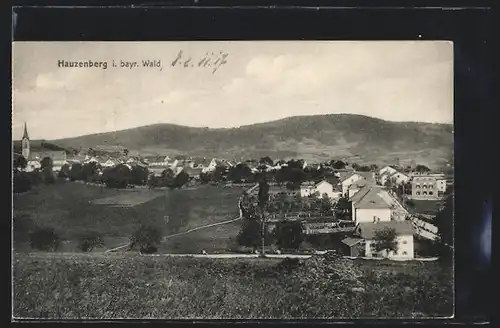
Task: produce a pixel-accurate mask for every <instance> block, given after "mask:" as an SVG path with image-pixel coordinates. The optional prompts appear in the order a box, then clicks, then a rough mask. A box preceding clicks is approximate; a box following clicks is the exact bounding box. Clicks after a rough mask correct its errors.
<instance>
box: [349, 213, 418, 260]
mask: <svg viewBox="0 0 500 328" xmlns="http://www.w3.org/2000/svg"><path fill="white" fill-rule="evenodd" d="M384 229H393V230H394V231H395V233H396V243H397V251H396V252H394V251H390V252H389V253H387V251H380V252H376V251H375V249H374V248H373V246H374V244H375V243H377V240H376V233H377V231H381V230H384ZM414 234H415V229H414V228H413V226H412V224H411V223H410V222H409V221H386V222H384V221H375V222H361V223H359V224H358V225H357V226H356V229H355V231H354V234H353V236H355V237H358V238H361V239H363V240H364V254H363V255H364V256H365V257H388V258H399V259H411V258H414V256H415V255H414V254H415V253H414V240H413V236H414ZM362 251H363V250H362Z"/></svg>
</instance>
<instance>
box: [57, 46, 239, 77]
mask: <svg viewBox="0 0 500 328" xmlns="http://www.w3.org/2000/svg"><path fill="white" fill-rule="evenodd" d="M228 56H229V54H228V53H226V52H222V51H219V52H206V53H205V54H204V55H202V56H199V57H197V58H196V57H193V56H190V55H188V54H185V53H184V51H183V50H180V51H179V52H178V53H177V55H176V56H175V58H173V59H172V60H171V61H170V60H169V66H170V67H185V68H203V69H210V70H211V71H212V74H215V73H216V72H217V71H218V70H219V69H220V68H221V67H222V66H224V65H225V64H227V58H228ZM57 67H59V68H101V69H108V67H111V68H113V69H118V68H121V69H129V70H132V69H137V68H149V69H155V68H156V69H159V70H160V71H163V62H162V60H161V59H143V60H139V61H137V60H135V61H134V60H123V59H113V60H111V61H110V63H109V65H108V61H96V60H84V61H73V60H64V59H59V60H57Z"/></svg>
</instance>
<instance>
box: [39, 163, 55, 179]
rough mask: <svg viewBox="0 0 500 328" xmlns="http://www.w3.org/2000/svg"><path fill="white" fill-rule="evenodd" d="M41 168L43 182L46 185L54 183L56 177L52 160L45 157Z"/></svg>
mask: <svg viewBox="0 0 500 328" xmlns="http://www.w3.org/2000/svg"><path fill="white" fill-rule="evenodd" d="M40 166H41V169H42V174H43V181H44V182H45V183H54V182H55V177H54V172H53V171H52V159H51V158H50V157H44V158H43V159H42V161H41V162H40Z"/></svg>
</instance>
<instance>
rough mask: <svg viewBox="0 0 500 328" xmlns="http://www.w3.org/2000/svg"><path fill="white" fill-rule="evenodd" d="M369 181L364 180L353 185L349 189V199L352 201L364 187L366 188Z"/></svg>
mask: <svg viewBox="0 0 500 328" xmlns="http://www.w3.org/2000/svg"><path fill="white" fill-rule="evenodd" d="M366 184H367V181H366V180H364V179H362V180H358V181H356V182H354V183H353V184H352V185H350V186H349V188H348V195H347V198H348V199H351V198H352V197H353V196H354V195H355V194H356V193H357V192H358V191H360V190H361V188H363V187H364V186H366Z"/></svg>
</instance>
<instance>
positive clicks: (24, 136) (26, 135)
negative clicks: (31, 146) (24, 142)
mask: <svg viewBox="0 0 500 328" xmlns="http://www.w3.org/2000/svg"><path fill="white" fill-rule="evenodd" d="M23 139H28V140H30V137H29V136H28V127H27V125H26V122H24V134H23Z"/></svg>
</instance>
